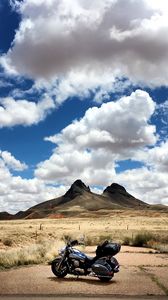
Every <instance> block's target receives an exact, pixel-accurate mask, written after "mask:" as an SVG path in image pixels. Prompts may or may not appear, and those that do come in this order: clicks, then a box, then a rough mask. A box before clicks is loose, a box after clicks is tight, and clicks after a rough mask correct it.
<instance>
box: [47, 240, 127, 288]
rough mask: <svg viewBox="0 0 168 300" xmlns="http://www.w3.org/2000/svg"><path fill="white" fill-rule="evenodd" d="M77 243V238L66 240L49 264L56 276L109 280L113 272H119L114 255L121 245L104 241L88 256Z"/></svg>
mask: <svg viewBox="0 0 168 300" xmlns="http://www.w3.org/2000/svg"><path fill="white" fill-rule="evenodd" d="M75 245H79V242H78V241H77V240H73V241H70V242H67V244H66V246H65V247H64V248H62V249H61V250H60V251H59V256H58V257H56V258H55V259H54V260H53V261H51V262H50V263H49V264H50V265H51V270H52V272H53V273H54V275H55V276H57V277H58V278H63V277H65V276H66V275H67V274H72V275H76V276H78V277H79V276H87V275H88V276H92V277H98V278H99V279H100V280H101V281H104V282H108V281H110V280H111V279H112V278H113V276H114V273H117V272H119V267H120V266H119V263H118V261H117V259H116V258H115V257H114V255H116V254H117V253H118V252H119V251H120V249H121V245H120V244H117V243H112V242H109V241H107V240H106V241H104V242H103V243H102V244H101V245H98V246H97V249H96V256H94V257H89V256H87V255H86V254H85V253H83V252H81V251H80V250H78V249H75V248H74V246H75Z"/></svg>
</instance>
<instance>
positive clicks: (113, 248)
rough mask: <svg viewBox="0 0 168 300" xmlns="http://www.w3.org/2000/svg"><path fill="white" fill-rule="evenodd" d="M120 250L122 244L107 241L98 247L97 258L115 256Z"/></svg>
mask: <svg viewBox="0 0 168 300" xmlns="http://www.w3.org/2000/svg"><path fill="white" fill-rule="evenodd" d="M120 249H121V245H120V244H117V243H111V242H108V241H105V242H104V243H103V244H101V245H98V246H97V249H96V256H97V257H103V256H114V255H116V254H117V253H118V252H119V251H120Z"/></svg>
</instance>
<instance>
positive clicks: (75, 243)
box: [70, 240, 78, 246]
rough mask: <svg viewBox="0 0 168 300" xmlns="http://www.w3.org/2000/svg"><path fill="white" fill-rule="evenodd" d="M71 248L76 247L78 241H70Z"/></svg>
mask: <svg viewBox="0 0 168 300" xmlns="http://www.w3.org/2000/svg"><path fill="white" fill-rule="evenodd" d="M70 244H71V246H75V245H78V240H74V241H71V243H70Z"/></svg>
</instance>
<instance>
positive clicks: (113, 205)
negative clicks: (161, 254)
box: [0, 179, 152, 220]
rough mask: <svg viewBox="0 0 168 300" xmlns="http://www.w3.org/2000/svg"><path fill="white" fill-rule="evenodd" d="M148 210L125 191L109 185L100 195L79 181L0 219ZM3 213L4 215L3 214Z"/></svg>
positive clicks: (142, 203)
mask: <svg viewBox="0 0 168 300" xmlns="http://www.w3.org/2000/svg"><path fill="white" fill-rule="evenodd" d="M147 208H152V205H149V204H147V203H145V202H143V201H141V200H139V199H136V198H135V197H133V196H132V195H130V194H129V193H128V192H127V191H126V189H125V188H124V187H123V186H121V185H119V184H117V183H112V184H111V185H110V186H108V187H106V188H105V190H104V191H103V193H102V195H98V194H95V193H93V192H91V190H90V188H89V187H87V186H86V185H85V184H84V183H83V182H82V181H81V180H80V179H78V180H76V181H75V182H74V183H73V184H72V185H71V187H70V188H69V190H68V191H67V192H66V193H65V195H63V196H61V197H58V198H54V199H51V200H48V201H45V202H42V203H39V204H37V205H35V206H33V207H31V208H29V209H28V210H26V211H20V212H18V213H17V214H15V215H10V214H8V213H4V212H3V213H1V214H0V220H2V219H3V220H4V218H6V219H8V220H9V219H40V218H61V217H65V216H79V215H80V216H85V215H86V214H88V213H90V214H91V213H95V212H98V211H99V212H102V213H103V211H106V212H107V211H111V210H114V209H136V210H137V209H147ZM5 214H6V215H5Z"/></svg>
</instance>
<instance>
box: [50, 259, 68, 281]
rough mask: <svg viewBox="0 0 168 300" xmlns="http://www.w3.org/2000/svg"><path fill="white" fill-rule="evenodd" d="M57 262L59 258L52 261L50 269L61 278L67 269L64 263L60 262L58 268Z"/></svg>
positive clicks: (66, 272)
mask: <svg viewBox="0 0 168 300" xmlns="http://www.w3.org/2000/svg"><path fill="white" fill-rule="evenodd" d="M59 264H60V260H58V261H54V262H52V264H51V270H52V272H53V273H54V275H55V276H57V277H58V278H63V277H65V276H66V275H67V274H68V270H67V267H66V266H65V265H64V264H62V265H61V266H60V267H59V270H58V266H59Z"/></svg>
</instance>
